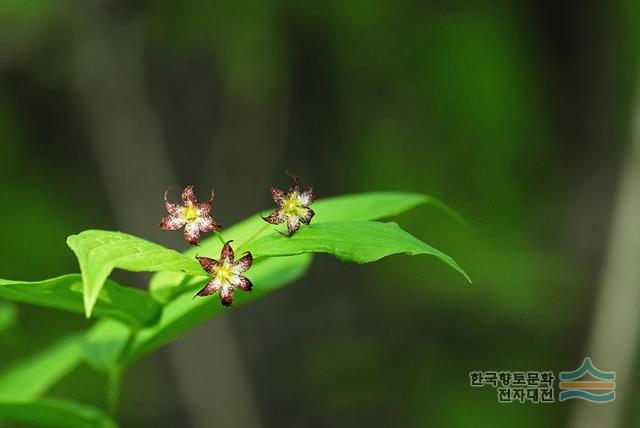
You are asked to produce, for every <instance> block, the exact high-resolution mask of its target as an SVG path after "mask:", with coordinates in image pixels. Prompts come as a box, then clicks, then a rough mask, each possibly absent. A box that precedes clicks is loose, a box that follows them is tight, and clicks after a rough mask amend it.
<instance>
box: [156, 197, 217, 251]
mask: <svg viewBox="0 0 640 428" xmlns="http://www.w3.org/2000/svg"><path fill="white" fill-rule="evenodd" d="M167 192H168V190H167ZM167 192H164V206H165V207H166V208H167V211H169V215H168V216H166V217H165V218H163V219H162V221H161V222H160V227H161V228H162V229H164V230H176V229H180V228H181V227H182V226H184V238H185V239H186V240H187V242H188V243H189V244H191V245H197V244H198V241H199V240H200V232H211V231H214V230H219V229H220V225H218V224H217V223H216V222H215V220H214V219H212V218H211V216H210V215H209V212H210V211H211V204H212V203H213V196H214V193H213V191H212V192H211V199H209V200H208V201H206V202H198V200H197V199H196V197H195V195H194V194H193V186H187V187H185V188H184V190H183V191H182V206H181V205H179V204H172V203H171V202H169V201H167Z"/></svg>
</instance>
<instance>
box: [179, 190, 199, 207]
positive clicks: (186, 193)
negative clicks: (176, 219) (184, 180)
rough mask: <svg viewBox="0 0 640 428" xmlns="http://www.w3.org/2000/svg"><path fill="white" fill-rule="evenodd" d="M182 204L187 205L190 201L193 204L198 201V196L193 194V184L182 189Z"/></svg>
mask: <svg viewBox="0 0 640 428" xmlns="http://www.w3.org/2000/svg"><path fill="white" fill-rule="evenodd" d="M181 198H182V204H183V205H185V206H186V205H187V204H188V203H189V202H191V203H192V204H196V203H198V200H197V199H196V196H195V195H194V194H193V186H187V187H185V188H184V190H183V191H182V196H181Z"/></svg>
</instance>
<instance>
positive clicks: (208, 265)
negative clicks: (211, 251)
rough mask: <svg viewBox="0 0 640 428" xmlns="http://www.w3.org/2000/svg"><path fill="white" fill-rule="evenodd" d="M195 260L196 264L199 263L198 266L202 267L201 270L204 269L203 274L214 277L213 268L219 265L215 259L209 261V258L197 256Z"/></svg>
mask: <svg viewBox="0 0 640 428" xmlns="http://www.w3.org/2000/svg"><path fill="white" fill-rule="evenodd" d="M196 259H198V263H200V266H202V269H204V271H205V272H207V273H210V274H211V275H214V273H213V268H215V267H217V266H218V265H219V263H218V261H217V260H216V259H210V258H209V257H197V256H196Z"/></svg>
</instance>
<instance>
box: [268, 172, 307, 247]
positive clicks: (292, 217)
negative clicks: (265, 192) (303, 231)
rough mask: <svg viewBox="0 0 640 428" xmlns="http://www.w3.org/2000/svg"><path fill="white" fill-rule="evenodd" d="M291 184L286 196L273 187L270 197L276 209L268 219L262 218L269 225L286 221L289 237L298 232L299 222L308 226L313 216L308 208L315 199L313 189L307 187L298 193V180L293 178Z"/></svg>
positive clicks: (300, 184)
mask: <svg viewBox="0 0 640 428" xmlns="http://www.w3.org/2000/svg"><path fill="white" fill-rule="evenodd" d="M293 183H294V184H293V186H291V187H289V191H288V192H287V194H286V195H285V193H284V192H283V191H282V190H280V189H276V188H275V187H272V188H271V197H272V198H273V201H274V202H275V203H276V205H277V206H278V208H276V209H275V210H274V211H273V212H272V213H271V214H270V215H269V216H268V217H262V219H263V220H264V221H266V222H268V223H271V224H280V223H284V222H285V221H286V222H287V229H288V231H289V236H291V235H293V234H294V233H295V232H296V231H297V230H298V228H299V227H300V223H301V222H302V223H304V224H309V223H310V222H311V219H312V218H313V215H314V214H315V213H314V212H313V210H312V209H311V208H309V205H311V203H312V202H313V201H314V200H315V198H316V197H315V195H314V193H313V187H309V188H308V189H307V190H305V191H304V192H300V190H301V188H302V183H300V179H299V178H298V177H296V176H293Z"/></svg>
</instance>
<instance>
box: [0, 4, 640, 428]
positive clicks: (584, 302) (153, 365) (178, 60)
mask: <svg viewBox="0 0 640 428" xmlns="http://www.w3.org/2000/svg"><path fill="white" fill-rule="evenodd" d="M639 23H640V3H639V2H637V1H634V0H614V1H611V2H606V3H600V4H598V3H593V4H591V3H588V2H587V3H582V4H580V5H577V4H574V3H573V2H568V1H566V2H554V1H534V0H529V1H521V2H513V1H492V2H472V1H454V2H444V1H427V2H422V1H415V0H414V1H406V2H394V1H378V0H371V1H345V2H319V1H309V2H294V1H287V0H279V1H272V2H262V1H254V0H240V1H236V2H199V1H195V0H188V1H182V2H170V1H156V2H152V1H143V2H126V1H102V2H100V1H87V2H82V1H77V2H75V1H70V0H61V1H47V0H30V1H24V2H23V1H17V0H0V170H1V173H0V180H1V181H0V201H2V202H1V204H2V208H1V209H0V222H1V224H2V232H1V233H0V236H2V245H1V247H0V277H2V278H9V279H14V278H15V279H25V280H29V279H31V280H35V279H43V278H48V277H52V276H56V275H60V274H64V273H68V272H75V271H77V270H78V267H77V265H76V259H75V258H74V256H73V254H72V253H71V251H69V250H68V248H67V247H66V244H65V238H66V236H67V235H69V234H73V233H77V232H79V231H81V230H83V229H86V228H105V229H107V228H108V229H119V230H123V231H126V232H129V233H133V234H136V235H139V236H143V237H146V238H149V239H152V240H154V241H157V242H161V243H162V244H165V245H168V246H172V247H173V248H176V249H180V250H181V249H184V242H183V241H181V238H180V236H178V235H180V234H179V233H178V234H172V233H162V231H159V230H158V227H157V224H158V221H159V219H160V218H161V217H162V216H163V215H164V207H163V204H162V193H163V192H164V190H165V189H166V188H168V187H169V186H173V187H174V193H175V195H174V197H177V196H176V195H177V192H178V190H176V189H179V188H181V186H183V185H187V184H194V185H196V191H197V193H198V195H199V196H200V197H201V198H204V197H205V196H206V195H207V194H208V192H209V189H210V188H211V187H212V186H213V188H214V189H215V190H216V195H217V196H216V200H215V201H214V208H213V213H214V214H213V216H214V218H216V219H217V220H219V221H221V222H222V223H223V224H225V225H231V224H233V223H235V222H236V221H239V220H241V219H243V218H244V217H246V216H248V215H250V214H252V213H254V212H256V211H258V210H260V209H263V208H265V207H269V206H270V205H271V201H270V197H269V192H268V189H269V187H270V186H272V185H276V186H278V187H284V186H286V185H288V183H289V179H288V178H287V177H286V176H285V175H284V174H283V171H284V170H285V169H287V170H289V171H292V172H294V173H296V174H298V175H299V176H300V177H301V178H302V179H303V184H307V185H313V186H314V187H315V188H316V191H317V193H318V195H319V196H320V197H323V196H331V195H335V194H342V193H353V192H359V191H368V190H405V191H413V192H421V193H427V194H432V195H434V196H437V197H439V198H441V199H443V200H444V201H445V202H447V203H448V204H449V205H450V206H452V207H453V208H454V209H455V210H456V211H458V212H459V213H461V214H462V215H463V217H465V219H466V220H467V221H468V223H469V224H470V230H467V229H464V228H462V227H460V225H459V224H456V223H455V222H453V221H451V220H450V219H448V218H446V217H444V216H443V215H442V214H440V213H438V212H436V211H434V210H431V209H429V208H428V207H422V208H419V209H416V210H414V211H412V212H410V213H408V214H404V215H403V216H402V217H401V218H400V222H401V223H402V224H403V226H404V227H405V228H406V229H407V230H409V231H410V232H411V233H413V234H415V235H416V236H418V237H420V238H421V239H423V240H425V241H426V242H429V243H431V244H433V245H435V246H436V247H438V248H441V249H442V250H444V251H445V252H447V253H448V254H451V255H452V256H453V257H454V258H456V259H457V260H458V261H459V262H460V264H461V265H462V266H463V267H464V268H465V269H466V270H467V272H469V274H470V275H471V276H472V278H473V279H474V284H473V285H471V286H469V285H467V284H465V283H464V282H463V281H462V280H461V279H460V277H459V276H457V275H456V274H455V273H454V272H453V271H452V270H450V269H448V268H446V267H445V266H444V265H442V264H440V263H438V262H437V261H435V260H432V259H431V258H409V257H403V256H394V257H390V258H387V259H384V260H383V261H382V262H380V263H377V264H374V265H364V266H359V265H346V264H341V263H339V262H338V261H336V260H334V259H332V258H330V257H328V256H318V257H316V260H315V262H314V265H313V267H312V269H311V271H310V272H309V273H308V275H307V276H306V277H305V278H304V279H302V280H301V281H299V282H298V283H297V284H295V285H293V286H290V287H286V288H285V289H283V290H282V291H280V292H278V293H275V294H274V295H270V296H269V297H267V298H265V299H263V300H261V301H259V302H258V303H256V304H253V305H250V306H247V307H243V308H240V309H238V310H234V311H230V312H229V313H228V314H225V315H223V316H221V317H218V318H216V319H215V320H212V321H210V322H209V323H207V324H205V325H203V326H202V327H200V328H198V329H196V330H194V331H192V332H190V333H189V334H187V335H186V336H185V337H183V338H181V339H179V340H178V341H176V342H175V343H173V344H172V345H170V346H168V347H165V348H164V349H163V350H161V351H160V352H157V353H156V354H154V355H153V356H150V357H147V358H145V359H143V360H142V361H140V362H138V363H136V364H135V365H134V366H133V367H132V369H131V370H130V371H129V372H128V373H127V375H126V377H125V379H124V390H123V397H122V399H123V401H122V405H121V412H120V413H121V415H120V420H121V422H122V425H123V426H156V427H165V426H166V427H174V426H195V427H206V426H247V427H257V426H265V427H276V426H278V427H324V426H331V427H357V426H371V427H374V426H375V427H378V426H379V427H389V426H401V427H425V426H456V427H457V426H460V427H467V426H520V427H539V426H565V425H566V424H567V423H568V421H569V414H570V412H571V409H572V405H573V403H562V404H554V405H533V404H511V405H500V404H498V403H497V400H496V396H495V391H494V390H492V389H489V388H483V389H472V388H470V387H469V378H468V373H469V371H472V370H521V371H522V370H525V371H526V370H540V371H542V370H553V371H556V372H557V371H559V370H573V369H574V368H575V367H576V366H577V365H578V363H579V362H580V361H581V360H582V358H583V357H584V356H585V355H584V353H585V351H586V347H587V341H588V337H589V328H590V326H591V323H592V321H593V313H594V307H595V306H596V305H597V299H596V296H597V288H598V286H599V279H600V276H601V271H602V269H603V263H604V260H605V254H606V251H607V242H608V238H609V231H610V224H611V220H612V215H613V214H612V213H613V212H614V206H615V202H616V199H615V195H616V191H617V190H616V189H617V188H618V185H619V181H620V176H621V170H622V166H623V165H624V162H625V159H626V157H627V154H628V152H629V150H630V144H629V141H630V137H629V135H630V126H631V125H630V117H631V114H632V107H633V102H634V101H633V93H634V90H635V87H636V78H637V76H638V53H640V25H638V24H639ZM639 184H640V183H639ZM118 275H119V276H118V279H119V280H121V281H122V282H124V283H126V284H130V285H135V286H143V285H144V284H145V279H146V278H148V277H146V276H145V275H123V274H121V273H120V274H118ZM639 285H640V284H639ZM215 303H216V302H213V301H212V304H215ZM0 304H2V305H4V306H0V363H1V364H3V365H6V364H7V363H10V362H12V361H15V360H17V359H19V358H21V357H25V356H28V355H31V354H33V353H34V352H36V351H37V350H38V349H41V348H42V347H43V346H46V344H50V343H54V342H55V341H56V340H57V339H58V338H60V337H61V336H63V335H64V334H66V333H67V332H70V331H79V330H81V329H83V328H85V327H86V326H88V325H90V324H91V322H92V321H87V320H84V319H83V318H82V317H81V316H79V315H73V314H67V313H63V312H58V311H54V310H47V309H43V308H38V307H29V306H26V305H19V306H13V305H8V304H4V303H1V302H0ZM3 308H4V309H3ZM596 364H597V362H596ZM602 368H603V369H615V368H609V367H602ZM636 377H637V376H636ZM104 382H105V381H104V379H103V378H102V377H101V376H100V375H99V374H98V373H97V372H94V371H93V370H92V369H90V368H88V367H81V368H79V369H77V370H76V371H74V372H73V373H72V375H71V376H70V377H68V378H66V379H64V380H63V381H62V382H61V383H60V384H58V385H57V386H56V387H55V388H54V390H53V391H51V392H50V393H49V394H48V395H50V396H53V397H69V398H74V399H78V400H80V401H83V402H86V403H90V404H95V405H97V406H104V404H105V397H104V392H103V388H104ZM631 392H632V393H633V392H637V391H631ZM633 396H634V394H630V395H629V396H620V395H619V400H623V403H624V408H623V409H622V412H623V421H624V424H625V425H627V424H628V426H634V425H635V424H634V422H637V421H638V419H639V418H638V416H640V415H636V414H635V413H636V412H637V411H634V409H635V407H634V402H635V400H634V399H633Z"/></svg>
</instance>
